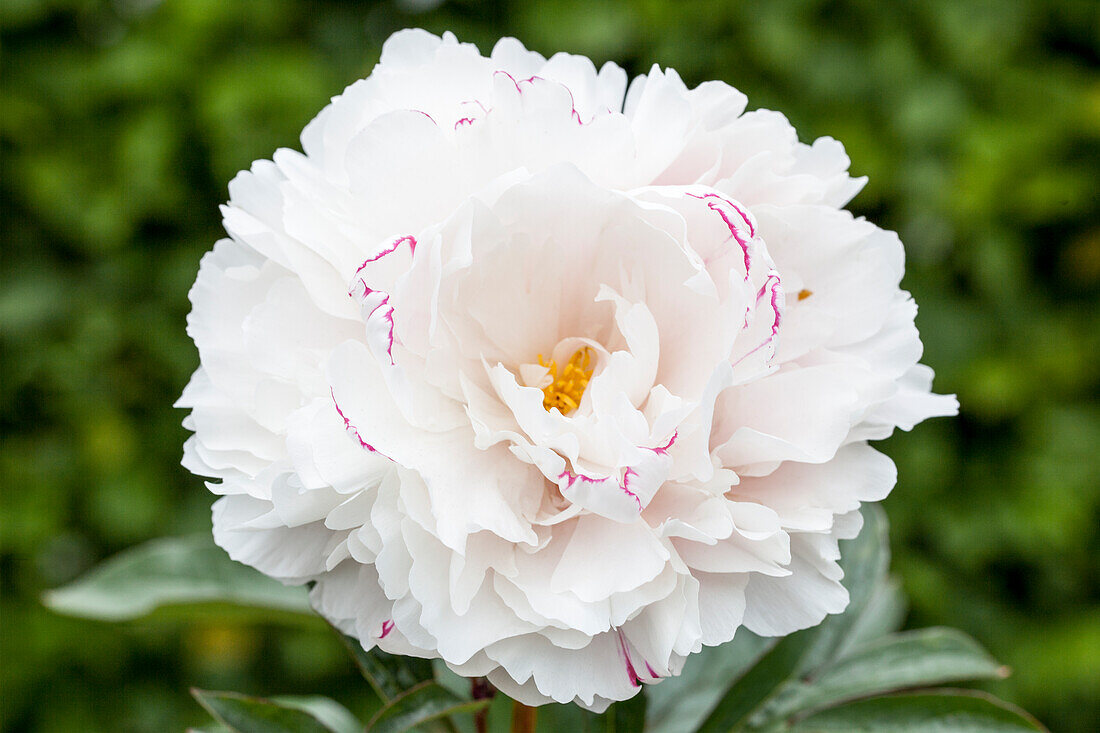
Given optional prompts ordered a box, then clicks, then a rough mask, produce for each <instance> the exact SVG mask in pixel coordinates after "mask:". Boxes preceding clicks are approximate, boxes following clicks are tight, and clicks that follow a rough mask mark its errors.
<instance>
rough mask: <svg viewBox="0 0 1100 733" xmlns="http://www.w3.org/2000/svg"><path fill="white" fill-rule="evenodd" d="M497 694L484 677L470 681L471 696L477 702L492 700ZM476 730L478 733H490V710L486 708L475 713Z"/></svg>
mask: <svg viewBox="0 0 1100 733" xmlns="http://www.w3.org/2000/svg"><path fill="white" fill-rule="evenodd" d="M496 693H497V691H496V689H495V688H494V687H493V686H492V685H491V684H489V680H487V679H485V678H484V677H474V678H473V679H472V680H470V696H471V697H472V698H473V699H475V700H485V699H490V700H491V699H492V698H493V695H495V694H496ZM474 730H476V731H477V733H489V708H488V707H484V708H482V709H481V710H478V711H477V712H476V713H474Z"/></svg>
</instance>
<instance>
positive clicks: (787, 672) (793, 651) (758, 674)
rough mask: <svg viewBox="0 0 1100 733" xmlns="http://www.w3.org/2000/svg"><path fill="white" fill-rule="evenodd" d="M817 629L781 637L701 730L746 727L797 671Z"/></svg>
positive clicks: (719, 732) (710, 731)
mask: <svg viewBox="0 0 1100 733" xmlns="http://www.w3.org/2000/svg"><path fill="white" fill-rule="evenodd" d="M815 631H816V629H806V630H805V631H799V632H797V633H795V634H791V635H790V636H787V637H784V638H783V639H780V640H779V643H777V644H776V645H775V646H774V647H772V648H771V650H770V651H769V652H768V653H767V654H765V655H764V656H763V658H761V660H760V661H759V662H757V663H756V664H755V665H753V667H752V668H751V669H749V671H748V672H746V673H745V675H744V677H742V678H741V679H739V680H737V681H736V682H735V683H734V684H733V685H732V686H731V687H730V688H729V690H728V691H727V692H726V694H725V695H724V696H723V697H722V699H721V700H719V702H718V706H717V707H715V709H714V710H713V711H711V713H710V715H708V716H707V719H706V720H704V721H703V724H702V725H701V726H700V727H699V733H726V731H729V730H733V729H735V728H737V727H739V726H743V725H744V724H745V723H746V722H747V721H748V719H749V717H750V716H751V715H752V714H753V713H754V712H755V711H756V710H758V709H760V707H761V706H763V705H764V704H765V703H767V701H768V700H770V699H771V698H772V697H773V696H774V695H775V694H776V693H777V692H778V691H779V690H780V689H781V688H782V686H783V685H784V684H785V683H786V682H787V681H788V680H789V679H791V677H792V676H793V675H794V674H795V673H796V671H797V670H798V668H799V666H800V665H801V664H802V660H803V659H804V658H805V656H806V654H807V653H808V652H809V650H810V645H811V644H812V643H813V640H814V632H815Z"/></svg>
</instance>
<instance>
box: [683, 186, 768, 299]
mask: <svg viewBox="0 0 1100 733" xmlns="http://www.w3.org/2000/svg"><path fill="white" fill-rule="evenodd" d="M688 196H691V197H692V198H694V199H699V200H700V201H704V202H706V204H707V208H708V209H710V210H711V211H713V212H715V213H716V214H718V216H720V217H722V221H723V222H724V223H725V225H726V227H727V228H728V229H729V230H730V236H731V237H733V239H734V241H736V242H737V244H738V246H740V247H741V251H742V252H743V253H744V259H745V281H746V282H748V279H749V269H750V268H751V267H752V257H751V255H750V254H749V242H750V241H751V240H752V239H753V238H754V237H756V228H755V227H754V226H753V225H752V222H751V221H750V220H749V217H748V215H747V214H746V213H745V212H744V211H742V210H741V207H740V206H738V205H737V204H735V203H734V202H733V201H731V200H730V199H728V198H726V197H725V196H721V195H719V194H716V193H706V194H701V195H700V194H695V193H689V194H688ZM708 199H712V200H708ZM715 200H717V201H719V202H721V203H722V204H725V205H726V206H729V207H730V208H731V209H733V210H734V211H736V212H737V214H738V216H740V217H741V220H742V221H744V222H745V225H746V226H747V227H748V228H749V238H748V239H745V237H744V235H742V234H741V231H740V229H739V228H738V227H737V225H735V224H734V223H733V221H731V220H730V217H729V215H728V214H727V213H726V211H725V209H723V208H722V206H721V204H716V203H715Z"/></svg>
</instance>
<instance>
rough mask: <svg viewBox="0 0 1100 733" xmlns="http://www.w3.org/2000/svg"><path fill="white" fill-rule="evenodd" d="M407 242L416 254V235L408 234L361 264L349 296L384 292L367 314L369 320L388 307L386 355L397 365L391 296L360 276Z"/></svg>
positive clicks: (361, 297) (363, 297)
mask: <svg viewBox="0 0 1100 733" xmlns="http://www.w3.org/2000/svg"><path fill="white" fill-rule="evenodd" d="M406 243H407V244H408V245H409V253H410V255H415V254H416V237H414V236H412V235H411V234H407V235H405V236H403V237H398V238H397V239H395V240H394V241H393V242H392V243H391V244H390V246H389V247H386V248H385V249H383V250H382V251H381V252H379V253H378V254H376V255H374V256H373V257H370V258H368V259H366V260H364V261H363V264H361V265H359V267H358V269H356V271H355V278H354V279H353V281H352V282H353V285H352V287H351V288H350V289H349V290H348V296H349V297H352V298H356V297H357V298H359V299H360V300H366V299H367V297H369V296H370V295H371V294H372V293H382V295H383V296H384V297H383V298H382V300H380V301H379V302H378V304H377V305H375V306H374V308H372V309H371V312H370V313H368V314H367V320H368V321H369V320H370V319H371V318H373V317H374V314H375V313H377V312H378V309H379V308H381V307H382V306H385V307H386V310H385V311H384V312H383V314H382V318H384V319H385V320H386V322H387V323H388V324H389V327H388V339H389V343H388V344H387V346H386V355H387V356H389V357H390V364H391V365H396V363H397V362H396V361H394V358H393V339H394V337H393V329H394V323H393V306H392V305H390V304H389V302H390V296H389V294H388V293H386V292H385V291H383V290H375V289H374V288H372V287H370V286H369V285H367V281H366V278H365V277H360V276H359V275H360V273H362V272H363V270H364V269H365V268H366V267H367V265H369V264H371V263H372V262H377V261H378V260H380V259H382V258H383V257H385V256H386V255H391V254H393V253H394V252H396V251H397V248H398V247H400V246H401V245H402V244H406Z"/></svg>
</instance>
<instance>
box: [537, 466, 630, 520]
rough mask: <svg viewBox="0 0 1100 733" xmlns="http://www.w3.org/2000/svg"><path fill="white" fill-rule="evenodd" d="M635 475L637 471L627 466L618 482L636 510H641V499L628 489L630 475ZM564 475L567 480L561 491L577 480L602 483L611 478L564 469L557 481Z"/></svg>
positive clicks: (571, 486)
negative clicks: (632, 501)
mask: <svg viewBox="0 0 1100 733" xmlns="http://www.w3.org/2000/svg"><path fill="white" fill-rule="evenodd" d="M637 475H638V472H637V471H635V470H634V469H633V468H627V469H626V470H625V471H624V472H623V480H622V483H620V484H619V489H620V490H622V492H623V493H624V494H626V495H627V496H629V497H630V498H632V499H633V500H634V503H635V504H637V505H638V511H639V512H641V511H642V509H643V507H642V500H641V498H640V497H639V496H638V495H637V494H635V493H634V492H633V491H631V490H630V477H631V476H637ZM566 477H568V480H567V481H566V482H565V488H564V489H563V491H568V490H569V489H571V488H573V484H575V483H576V482H577V481H582V482H584V483H586V484H602V483H604V482H605V481H607V480H608V479H609V478H611V477H610V476H605V477H604V478H594V477H592V476H585V475H584V474H583V473H573V472H571V471H570V470H569V469H566V470H564V471H562V472H561V473H559V474H558V480H559V481H561V480H562V479H563V478H566Z"/></svg>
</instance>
